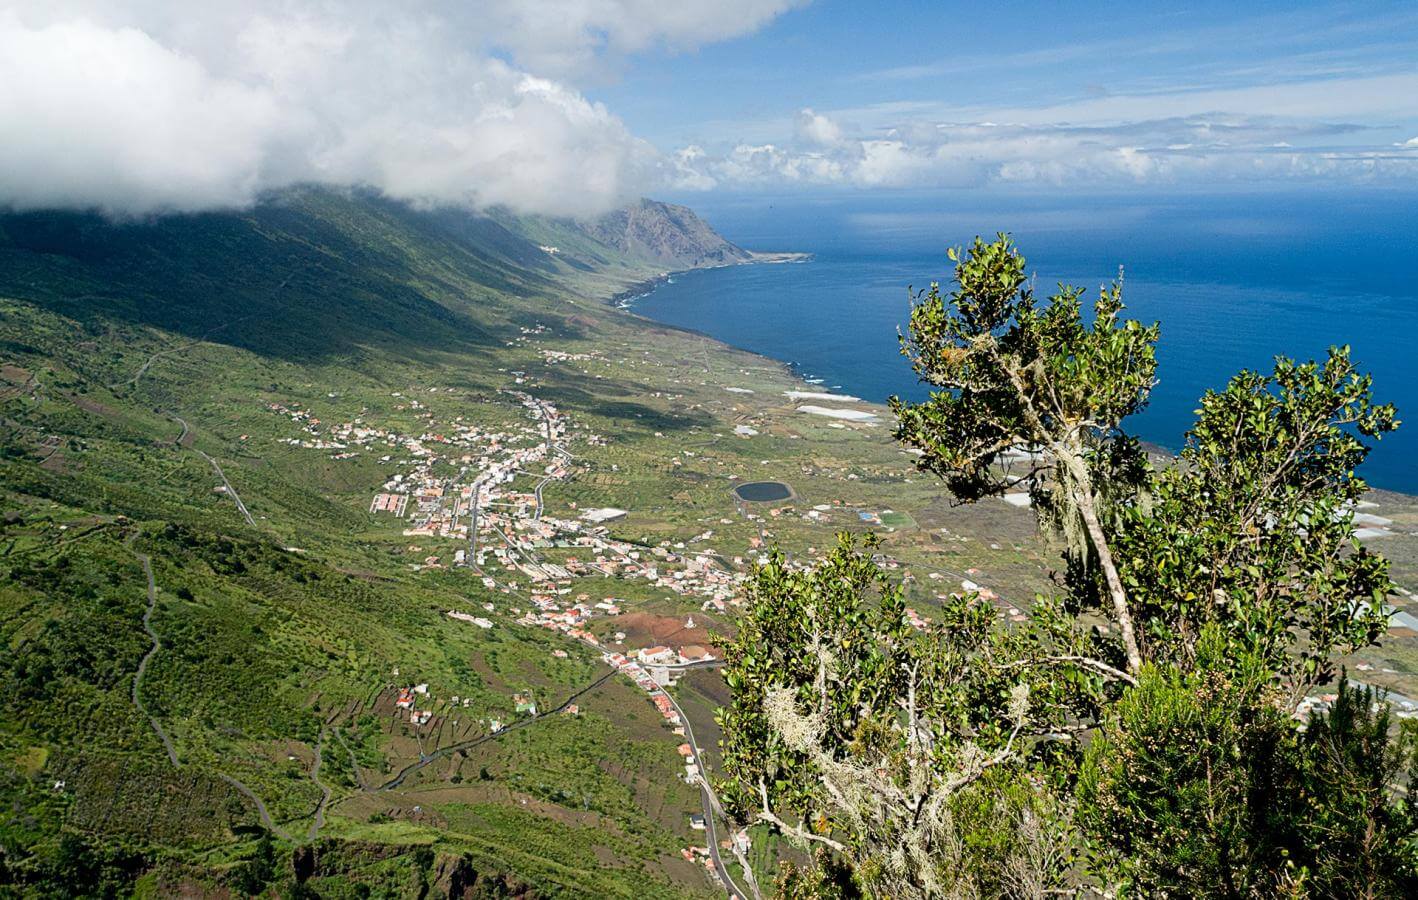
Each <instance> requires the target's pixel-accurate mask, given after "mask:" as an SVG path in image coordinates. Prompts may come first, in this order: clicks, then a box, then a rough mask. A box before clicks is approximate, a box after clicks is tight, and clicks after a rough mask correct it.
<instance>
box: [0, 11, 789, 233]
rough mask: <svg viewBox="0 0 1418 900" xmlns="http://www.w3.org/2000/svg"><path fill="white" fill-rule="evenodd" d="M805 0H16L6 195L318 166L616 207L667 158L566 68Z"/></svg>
mask: <svg viewBox="0 0 1418 900" xmlns="http://www.w3.org/2000/svg"><path fill="white" fill-rule="evenodd" d="M791 5H792V2H791V0H730V2H728V3H727V5H726V4H725V3H716V2H707V0H695V2H680V3H674V4H663V3H658V2H651V0H555V2H549V3H538V4H526V3H522V2H519V0H492V2H486V3H481V4H461V3H456V2H443V3H420V4H395V3H386V2H375V0H366V2H352V3H339V4H336V3H307V4H291V3H285V2H279V0H253V2H245V3H243V2H227V0H204V2H203V3H201V4H195V5H187V4H169V3H163V2H150V0H127V2H121V0H120V2H107V3H100V2H96V0H42V2H20V3H19V4H18V5H17V6H14V7H11V8H9V9H8V10H7V11H4V12H0V85H4V86H5V87H4V88H3V89H0V206H8V207H11V208H17V209H33V208H45V207H56V206H57V207H77V208H98V209H101V210H104V211H106V212H109V213H113V214H124V215H134V214H136V215H141V214H147V213H154V212H165V211H190V210H200V209H210V208H214V207H231V206H243V205H247V204H250V203H251V202H253V201H254V200H255V199H256V198H258V197H259V196H260V195H261V193H262V192H264V191H268V190H273V189H279V188H281V187H285V186H288V185H291V184H295V183H302V182H317V183H331V184H341V185H347V184H358V185H369V186H373V187H375V188H378V189H380V190H382V191H384V192H385V193H387V194H389V195H391V196H393V197H397V198H400V199H404V200H408V201H411V202H415V203H424V204H461V205H467V206H487V205H492V204H506V205H509V206H512V207H515V208H517V209H519V210H524V211H529V212H540V213H551V214H559V215H582V214H590V213H595V212H599V211H602V210H604V209H607V208H609V207H611V206H614V205H616V204H618V203H621V202H624V201H625V200H627V199H630V198H633V197H635V196H637V195H638V194H640V193H642V192H643V191H645V190H646V189H648V188H652V187H654V186H656V185H658V184H660V183H662V182H663V180H664V170H665V166H666V161H665V160H664V159H663V158H662V157H661V155H660V154H659V153H658V152H657V151H656V150H655V149H654V148H652V147H651V146H650V145H648V144H647V143H645V142H644V141H642V140H640V139H638V138H636V137H635V136H634V135H633V134H631V133H630V132H629V131H628V130H627V128H626V127H625V125H624V124H623V123H622V122H621V121H620V120H619V119H618V118H616V116H615V115H613V114H612V113H611V112H610V111H609V110H607V109H606V108H605V107H604V106H603V105H601V104H598V103H593V102H591V101H589V100H587V99H586V98H585V97H584V96H583V95H582V94H581V93H579V92H578V91H577V90H576V89H575V88H574V87H572V86H571V85H570V84H569V83H568V82H567V81H565V80H562V79H565V78H569V77H574V76H576V75H578V74H585V73H586V72H588V71H589V70H591V69H594V68H596V67H598V66H606V65H614V62H615V59H616V57H617V55H619V54H624V53H628V52H633V51H635V50H638V49H641V48H644V47H647V46H650V45H652V44H655V43H657V42H659V43H663V44H665V45H668V46H671V47H692V46H695V45H697V44H700V43H703V42H706V41H712V40H718V39H722V38H726V37H732V36H734V35H737V34H743V33H746V32H748V31H751V30H753V29H755V28H757V27H759V26H760V25H761V24H763V23H764V22H765V21H767V20H769V19H770V18H772V17H773V16H775V15H777V14H778V13H779V12H781V11H783V10H784V9H785V8H787V7H789V6H791Z"/></svg>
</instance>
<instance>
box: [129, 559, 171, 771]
mask: <svg viewBox="0 0 1418 900" xmlns="http://www.w3.org/2000/svg"><path fill="white" fill-rule="evenodd" d="M137 536H138V535H137V534H136V533H135V534H134V535H133V537H131V538H129V539H128V544H129V547H128V552H130V553H132V554H133V556H135V557H136V558H137V560H138V562H139V563H141V564H142V566H143V575H145V576H146V577H147V579H148V608H147V609H146V610H144V611H143V630H144V631H145V632H147V633H148V639H149V640H151V641H152V642H153V645H152V646H151V647H149V648H148V652H147V653H144V654H143V658H142V659H141V660H139V661H138V671H137V672H136V673H135V674H134V675H133V705H134V706H136V707H138V712H140V713H142V714H143V715H144V716H145V717H146V718H147V720H148V722H149V723H150V724H151V725H152V726H153V731H155V732H157V735H158V740H160V741H162V746H163V749H164V750H166V751H167V758H168V761H170V762H171V763H172V764H173V765H174V766H180V765H182V763H180V762H178V760H177V748H176V747H174V746H173V745H172V739H171V738H169V737H168V736H167V732H166V731H165V730H164V729H163V727H162V723H161V722H159V721H158V720H157V717H156V716H154V715H153V714H152V713H150V712H148V707H147V706H146V705H145V704H144V703H143V696H142V690H143V676H144V675H145V674H147V671H148V663H149V662H150V661H151V660H152V658H153V656H154V654H156V653H157V652H158V651H159V650H161V649H162V641H161V640H160V639H159V638H158V633H157V631H155V630H154V629H153V610H154V609H156V608H157V605H158V587H157V582H156V581H155V580H154V579H153V561H152V559H151V558H150V557H149V556H148V555H147V554H146V553H139V552H138V551H137V550H134V549H133V548H132V543H133V540H134V539H136V538H137Z"/></svg>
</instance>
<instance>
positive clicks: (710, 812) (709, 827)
mask: <svg viewBox="0 0 1418 900" xmlns="http://www.w3.org/2000/svg"><path fill="white" fill-rule="evenodd" d="M715 662H718V660H715ZM662 693H663V694H664V695H665V696H666V697H667V698H668V699H669V701H670V704H671V705H672V706H673V707H674V708H675V712H677V713H679V720H680V722H681V723H683V725H684V736H685V738H686V739H687V741H686V742H687V743H688V744H689V747H690V749H691V750H693V751H694V758H695V760H696V761H697V762H698V763H699V772H700V775H699V791H700V797H699V799H700V802H702V803H703V805H704V830H705V834H706V836H707V837H708V838H709V858H710V859H711V860H713V862H714V871H716V872H718V873H719V878H720V880H722V881H723V883H724V887H725V889H726V890H728V892H729V896H731V897H735V898H737V900H750V897H749V895H748V894H746V893H744V890H743V888H741V887H739V886H738V884H737V883H736V882H735V881H734V878H733V876H732V875H730V874H729V867H728V866H726V865H725V864H724V858H723V857H722V856H721V855H720V854H719V831H718V826H717V825H716V824H715V821H714V815H715V813H716V811H718V810H720V809H721V807H720V806H719V798H718V797H717V796H715V794H714V788H713V786H712V785H710V784H709V778H708V772H707V771H706V765H705V762H704V755H703V749H702V748H701V747H700V746H699V741H698V740H697V739H696V738H695V737H694V726H693V725H692V724H690V721H689V716H687V715H685V714H684V709H683V708H682V707H681V706H680V705H679V701H678V700H676V699H675V698H674V696H673V695H672V694H670V692H669V691H662Z"/></svg>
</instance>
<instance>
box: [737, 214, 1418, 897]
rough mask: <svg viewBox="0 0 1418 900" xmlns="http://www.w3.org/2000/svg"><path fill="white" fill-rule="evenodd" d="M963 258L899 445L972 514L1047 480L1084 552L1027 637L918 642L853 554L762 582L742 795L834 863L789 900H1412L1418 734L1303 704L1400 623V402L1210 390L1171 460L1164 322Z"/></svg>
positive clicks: (1046, 508)
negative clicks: (1152, 442) (1358, 516)
mask: <svg viewBox="0 0 1418 900" xmlns="http://www.w3.org/2000/svg"><path fill="white" fill-rule="evenodd" d="M951 259H952V260H953V261H954V262H955V264H956V265H955V277H956V288H955V289H954V290H952V291H951V292H950V293H949V294H944V293H942V292H941V290H940V288H939V286H938V285H936V284H932V285H931V288H930V290H929V292H928V293H926V294H924V295H920V299H919V302H918V303H917V304H916V305H915V307H914V308H913V311H912V317H911V334H910V336H909V337H906V338H903V339H902V345H903V352H904V353H905V354H906V355H907V356H908V357H909V358H910V359H911V361H912V364H913V366H914V368H915V370H916V372H917V373H918V374H919V375H920V376H921V378H922V380H923V381H925V382H927V383H928V384H931V385H932V386H933V387H935V388H936V390H934V391H933V393H932V394H931V396H930V398H929V399H928V400H927V401H926V402H924V403H921V404H915V405H911V404H906V403H903V402H901V401H899V400H896V399H893V401H892V406H893V408H894V410H895V411H896V413H897V416H898V428H897V437H898V439H900V440H901V441H902V442H904V443H906V444H907V445H909V446H912V447H914V448H916V449H918V450H920V451H922V455H921V456H920V458H919V460H918V463H917V464H918V466H919V467H920V468H921V469H923V470H926V471H929V472H933V473H935V474H937V475H939V476H941V477H942V478H943V479H944V481H945V482H946V484H947V485H948V486H949V487H950V489H951V490H952V491H953V492H954V494H955V496H956V497H957V498H959V499H962V500H965V501H974V500H977V499H980V498H983V497H987V496H993V495H998V494H1000V493H1003V492H1005V491H1008V490H1011V489H1015V488H1017V487H1024V488H1026V489H1027V490H1028V491H1029V493H1030V494H1031V496H1032V498H1033V499H1034V501H1035V505H1036V507H1037V508H1038V509H1039V510H1040V513H1041V518H1042V520H1043V524H1046V525H1055V526H1059V527H1060V528H1061V530H1062V532H1063V534H1064V536H1065V537H1066V538H1067V539H1068V540H1067V542H1066V546H1065V548H1064V563H1065V566H1064V574H1063V577H1062V579H1061V581H1060V583H1061V586H1062V588H1063V591H1062V593H1061V595H1060V596H1058V597H1055V598H1039V600H1038V602H1037V603H1036V604H1035V607H1034V610H1033V615H1032V616H1031V618H1030V620H1029V621H1028V622H1025V623H1022V624H1020V625H1019V626H1018V627H1009V628H1005V627H1002V626H1000V625H998V624H997V623H996V620H995V618H994V615H993V609H992V608H990V607H988V606H987V605H984V604H980V603H978V602H977V598H974V597H972V596H966V597H959V598H954V599H952V600H951V601H949V602H947V603H945V605H944V606H943V608H942V609H941V610H940V611H939V615H940V619H941V621H940V623H939V624H937V625H935V626H932V627H931V628H929V629H927V630H926V631H924V632H923V633H921V634H916V633H913V632H912V631H911V630H910V629H904V628H903V627H902V621H901V617H902V612H903V607H902V605H901V600H900V596H901V595H900V592H899V588H897V587H893V586H892V585H891V584H890V583H889V581H887V580H886V577H885V575H884V573H883V572H882V571H881V570H880V569H879V568H878V567H877V566H876V565H875V564H874V563H873V562H872V560H871V558H870V556H869V554H867V553H862V552H859V551H858V549H857V548H856V547H854V546H853V545H852V544H851V543H850V542H844V543H843V544H842V545H841V546H839V548H838V549H837V551H836V552H835V553H834V554H832V555H830V556H829V557H828V558H827V559H826V560H823V561H822V562H821V563H819V565H818V566H817V567H816V568H815V569H812V570H807V571H801V570H793V569H791V568H790V567H788V566H786V565H785V563H784V561H783V559H782V557H781V556H774V557H773V558H772V560H771V561H770V563H769V564H768V565H767V566H764V567H762V568H760V569H759V570H758V571H757V573H756V576H755V580H754V581H753V583H752V587H751V589H750V591H749V592H748V598H747V599H748V608H747V611H746V613H745V616H744V625H743V630H742V631H741V633H740V635H739V638H738V640H737V641H736V642H735V645H734V649H733V653H731V655H730V657H729V668H728V676H727V677H728V678H729V680H730V685H731V687H732V688H733V689H734V691H735V694H734V700H733V703H732V705H731V706H730V707H728V709H727V710H726V711H725V713H724V715H723V718H722V720H721V721H722V724H723V726H724V731H725V764H726V768H727V769H728V772H729V775H730V778H729V780H728V781H727V782H726V784H725V785H724V787H725V796H726V798H730V799H731V800H732V809H733V810H734V811H735V812H736V813H738V814H739V815H740V816H743V817H745V818H752V819H754V820H756V821H759V822H767V823H770V824H773V825H776V826H777V827H778V828H779V829H781V830H782V831H783V832H784V833H785V834H787V835H789V836H790V837H793V838H796V839H797V840H799V841H800V842H802V843H804V844H808V845H812V846H815V847H816V850H817V860H816V863H815V865H814V866H812V867H809V868H801V867H799V868H793V869H790V870H785V871H784V873H783V876H782V878H781V879H780V881H779V890H780V893H781V894H782V895H783V896H793V897H797V896H802V897H816V896H823V897H834V896H853V895H854V893H853V892H857V891H859V892H863V893H866V894H870V895H884V896H886V895H889V896H893V897H908V896H909V897H929V896H976V895H988V896H998V895H1008V894H1016V895H1020V896H1038V895H1039V894H1040V893H1042V892H1045V891H1047V890H1051V889H1055V888H1057V887H1058V886H1059V885H1060V884H1062V883H1063V881H1064V878H1065V873H1067V875H1068V880H1069V882H1070V883H1071V885H1072V886H1073V887H1076V888H1080V889H1082V888H1083V887H1085V886H1090V887H1093V888H1099V889H1108V890H1122V891H1126V892H1128V893H1130V894H1131V893H1136V894H1138V895H1142V896H1196V895H1220V896H1228V897H1261V896H1280V895H1292V896H1349V895H1359V896H1369V897H1388V896H1393V897H1398V896H1411V895H1412V894H1413V892H1414V890H1415V889H1418V883H1415V881H1414V872H1415V871H1418V869H1415V867H1418V818H1415V814H1414V811H1413V808H1412V806H1411V805H1410V804H1409V803H1408V802H1407V801H1406V800H1405V799H1401V798H1400V797H1399V796H1398V793H1397V786H1398V784H1399V783H1400V782H1401V781H1403V780H1404V779H1405V778H1411V777H1412V773H1413V771H1414V766H1415V764H1418V753H1415V745H1416V743H1418V737H1415V731H1414V729H1413V728H1411V727H1409V726H1407V725H1405V726H1404V727H1403V728H1402V729H1399V733H1398V734H1397V735H1396V736H1395V735H1394V733H1393V732H1394V729H1393V727H1392V724H1391V722H1390V720H1389V714H1388V712H1387V707H1386V706H1385V705H1384V704H1382V703H1381V702H1379V698H1376V697H1375V696H1374V695H1373V694H1372V692H1370V691H1368V690H1367V689H1362V688H1353V687H1350V686H1349V685H1347V683H1344V682H1341V683H1340V686H1339V688H1338V694H1337V699H1336V701H1335V703H1334V706H1333V710H1332V712H1330V713H1329V714H1328V715H1325V714H1318V715H1316V716H1315V717H1313V718H1312V719H1311V720H1310V721H1309V722H1308V723H1305V722H1302V721H1301V720H1300V719H1299V718H1298V717H1297V716H1295V715H1294V712H1295V709H1296V704H1297V701H1299V700H1300V699H1301V697H1302V696H1304V695H1305V694H1306V693H1308V692H1309V691H1311V690H1312V689H1313V688H1314V687H1316V686H1317V685H1319V684H1322V683H1324V682H1326V681H1328V680H1329V679H1331V678H1332V677H1333V675H1334V669H1335V661H1336V659H1337V657H1338V656H1339V655H1341V654H1344V653H1347V652H1351V651H1353V650H1354V649H1357V648H1360V647H1363V646H1366V645H1369V644H1372V643H1373V642H1375V641H1376V640H1377V639H1378V638H1379V636H1380V635H1381V634H1382V633H1383V631H1384V629H1385V627H1386V625H1387V608H1386V605H1385V600H1386V597H1387V594H1388V593H1389V591H1390V590H1391V589H1392V587H1393V586H1392V584H1391V583H1390V581H1389V578H1388V563H1387V562H1386V561H1385V560H1384V559H1383V558H1382V557H1380V556H1378V555H1376V554H1374V553H1372V552H1370V551H1368V550H1367V549H1366V548H1364V547H1363V546H1361V545H1359V544H1358V542H1357V541H1356V540H1355V539H1354V513H1353V509H1354V506H1355V505H1356V503H1357V501H1358V500H1359V499H1360V497H1361V496H1362V495H1363V494H1364V492H1365V491H1366V490H1367V486H1366V484H1365V483H1364V481H1363V479H1362V478H1361V477H1359V476H1358V474H1357V473H1356V470H1357V468H1358V467H1359V465H1360V464H1361V463H1362V462H1363V460H1364V458H1365V456H1366V455H1367V453H1368V447H1367V444H1366V443H1365V439H1376V438H1379V437H1381V436H1382V435H1383V434H1384V433H1386V432H1388V431H1391V430H1392V429H1393V428H1395V427H1396V426H1397V420H1396V417H1395V413H1394V409H1393V408H1392V407H1391V406H1386V405H1381V404H1378V403H1375V402H1374V401H1373V399H1372V395H1371V387H1372V385H1371V381H1370V379H1369V378H1368V377H1367V376H1364V375H1362V374H1360V373H1358V372H1357V371H1356V370H1355V368H1354V366H1353V364H1352V362H1351V360H1350V358H1349V352H1348V349H1347V348H1342V347H1340V348H1335V349H1332V350H1331V351H1330V354H1329V357H1328V358H1327V359H1326V360H1325V361H1324V362H1320V363H1315V362H1308V363H1296V362H1293V361H1291V360H1288V359H1283V358H1281V359H1277V360H1276V364H1275V368H1274V371H1273V373H1271V374H1269V375H1263V374H1258V373H1254V372H1242V373H1241V374H1239V375H1237V376H1236V377H1235V378H1234V379H1232V380H1231V382H1230V383H1229V384H1228V385H1227V386H1226V387H1225V388H1224V389H1223V390H1220V391H1212V392H1208V393H1207V395H1206V396H1205V397H1203V398H1202V401H1201V406H1200V409H1199V410H1198V411H1197V421H1196V425H1195V426H1194V428H1193V429H1192V430H1191V431H1190V432H1189V434H1188V436H1187V442H1186V447H1185V449H1184V451H1183V452H1182V454H1181V457H1180V458H1179V459H1178V460H1177V461H1175V463H1172V464H1169V465H1167V466H1164V467H1162V468H1161V469H1160V470H1154V469H1153V468H1152V467H1151V466H1150V465H1149V463H1148V461H1147V460H1146V458H1145V457H1144V455H1143V453H1142V452H1141V449H1140V446H1139V444H1138V442H1137V441H1136V440H1135V439H1134V438H1132V437H1131V436H1129V435H1128V434H1127V433H1126V432H1125V431H1124V430H1123V427H1122V425H1123V420H1124V419H1125V418H1126V417H1127V416H1128V415H1130V414H1131V413H1133V412H1136V411H1137V410H1139V409H1141V408H1142V406H1143V405H1144V404H1145V403H1146V400H1147V393H1148V391H1149V389H1150V388H1151V385H1152V382H1153V378H1154V374H1155V358H1154V355H1153V345H1154V343H1155V342H1156V340H1157V336H1158V328H1157V326H1155V325H1153V326H1150V327H1149V326H1143V325H1141V324H1139V323H1137V322H1133V321H1127V320H1123V319H1121V318H1120V313H1121V310H1122V291H1121V282H1120V281H1119V282H1115V283H1114V284H1113V285H1112V286H1111V287H1109V288H1104V289H1103V291H1102V292H1101V294H1100V297H1099V299H1098V301H1097V302H1096V303H1095V305H1094V308H1093V315H1092V318H1091V321H1086V320H1085V317H1084V315H1083V312H1082V308H1081V303H1080V298H1081V292H1080V291H1078V290H1077V289H1074V288H1068V287H1063V288H1060V290H1059V292H1058V293H1057V294H1055V295H1054V296H1052V297H1051V298H1049V300H1048V301H1047V303H1045V304H1043V305H1040V304H1039V303H1037V302H1036V300H1035V296H1034V292H1033V288H1032V286H1031V285H1029V284H1028V280H1027V278H1026V276H1025V272H1026V269H1025V263H1024V260H1023V258H1022V257H1021V256H1020V255H1019V253H1018V252H1017V250H1016V249H1015V247H1014V245H1013V243H1012V242H1011V241H1010V240H1009V238H1008V237H1006V236H1004V235H1000V236H999V238H998V239H997V240H996V241H994V242H991V243H985V242H984V241H982V240H980V239H978V238H977V239H976V240H975V242H974V244H973V245H972V246H971V247H970V249H969V251H968V252H966V253H963V254H962V253H959V252H952V254H951ZM1021 461H1022V462H1023V463H1024V465H1025V471H1023V472H1022V473H1016V472H1015V471H1014V470H1013V465H1014V464H1017V463H1019V462H1021ZM1100 608H1101V610H1102V611H1104V613H1105V615H1106V616H1107V617H1108V618H1109V619H1111V625H1112V626H1116V627H1115V628H1113V627H1102V626H1099V625H1098V624H1097V618H1096V617H1095V616H1094V615H1093V613H1094V611H1095V610H1099V609H1100ZM844 660H845V661H846V662H845V664H843V661H844ZM1083 738H1086V739H1083ZM755 784H757V785H758V793H757V798H756V800H757V802H756V803H755V798H754V796H753V786H754V785H755ZM776 809H784V810H792V811H794V812H795V813H796V814H797V815H798V816H800V817H801V818H802V824H801V825H794V824H792V823H790V822H789V821H787V820H785V819H784V818H783V817H782V816H780V815H779V813H778V812H775V810H776ZM1075 829H1077V831H1075ZM1075 854H1077V856H1075Z"/></svg>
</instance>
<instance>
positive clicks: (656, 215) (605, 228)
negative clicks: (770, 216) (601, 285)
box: [579, 200, 752, 269]
mask: <svg viewBox="0 0 1418 900" xmlns="http://www.w3.org/2000/svg"><path fill="white" fill-rule="evenodd" d="M579 225H580V228H581V230H582V231H584V232H585V233H586V234H587V235H588V236H589V237H591V238H593V239H594V240H596V241H597V242H598V243H601V244H604V245H606V246H608V247H612V248H614V249H616V250H617V251H619V252H620V253H622V254H624V255H626V256H627V257H631V258H636V259H641V260H644V261H645V262H650V263H654V264H656V265H660V266H664V267H665V268H667V269H690V268H694V267H696V266H713V265H725V264H730V263H739V262H746V261H748V260H749V259H750V258H751V257H752V254H750V253H749V252H748V251H747V250H744V249H743V248H742V247H739V246H737V245H736V244H733V243H731V242H729V241H727V240H725V239H724V238H723V237H722V236H721V235H719V233H718V232H716V231H714V229H712V228H710V227H709V225H708V224H707V223H706V222H705V221H704V220H703V219H701V218H699V216H697V215H695V213H694V211H693V210H691V209H689V208H688V207H684V206H676V205H674V204H672V203H661V202H659V201H657V200H641V201H640V202H639V203H635V204H632V205H630V206H627V207H624V208H622V209H617V210H615V211H613V212H609V213H607V214H605V215H604V216H601V217H600V218H598V219H594V220H591V221H589V222H582V223H579Z"/></svg>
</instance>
